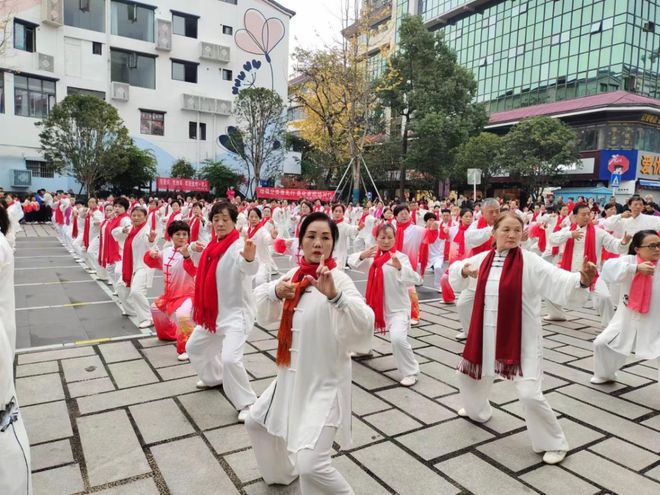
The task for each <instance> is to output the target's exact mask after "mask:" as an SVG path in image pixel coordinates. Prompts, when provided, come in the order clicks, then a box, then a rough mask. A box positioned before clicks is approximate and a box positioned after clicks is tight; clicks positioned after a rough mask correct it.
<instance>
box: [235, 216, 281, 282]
mask: <svg viewBox="0 0 660 495" xmlns="http://www.w3.org/2000/svg"><path fill="white" fill-rule="evenodd" d="M248 232H249V227H247V226H246V227H244V228H243V235H244V236H245V237H247V235H248ZM252 240H253V241H254V243H255V244H256V245H257V261H258V262H259V271H257V275H256V276H255V277H254V285H255V287H258V286H259V285H261V284H265V283H266V282H270V276H271V271H272V270H273V267H277V265H276V263H275V260H273V256H272V255H271V253H270V247H271V246H272V245H273V236H272V235H271V234H270V232H268V229H267V228H266V227H265V226H262V227H260V228H259V230H257V231H256V232H255V234H254V235H253V237H252Z"/></svg>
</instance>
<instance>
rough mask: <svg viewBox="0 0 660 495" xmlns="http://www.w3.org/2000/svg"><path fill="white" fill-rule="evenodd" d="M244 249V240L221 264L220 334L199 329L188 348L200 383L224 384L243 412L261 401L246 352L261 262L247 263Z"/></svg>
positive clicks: (229, 252) (230, 396)
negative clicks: (245, 362)
mask: <svg viewBox="0 0 660 495" xmlns="http://www.w3.org/2000/svg"><path fill="white" fill-rule="evenodd" d="M243 246H244V242H243V240H242V239H238V240H236V241H235V242H234V243H233V244H232V245H231V246H229V248H227V251H226V252H225V254H224V255H223V256H222V258H221V259H220V261H219V262H218V267H217V269H216V272H215V274H216V275H215V276H216V281H217V282H216V283H217V288H218V296H217V297H218V319H217V320H216V331H215V332H209V331H208V330H206V329H205V328H204V327H202V326H200V325H197V326H196V327H195V329H194V330H193V333H192V335H191V336H190V339H189V340H188V343H187V344H186V352H187V353H188V358H189V359H190V364H192V367H193V368H195V371H196V372H197V375H198V376H199V379H200V380H201V381H202V382H203V383H204V384H205V385H208V386H209V387H216V386H218V385H220V384H222V388H223V389H224V391H225V393H226V394H227V398H228V399H229V400H230V401H231V403H232V404H233V405H234V407H235V408H236V409H237V410H239V411H240V410H242V409H244V408H245V407H247V406H249V405H251V404H253V403H254V401H255V400H256V399H257V396H256V395H255V394H254V391H253V390H252V387H251V386H250V379H249V378H248V374H247V371H245V367H244V366H243V350H244V347H245V342H246V341H247V338H248V334H249V333H250V331H251V330H252V327H253V326H254V318H255V311H256V309H255V305H254V294H253V292H254V291H253V289H252V279H253V278H254V276H255V275H256V274H257V271H258V270H259V262H258V261H257V260H256V259H255V260H254V261H250V262H248V261H246V260H245V258H243V256H241V254H240V253H241V251H243ZM203 255H204V253H202V256H203ZM197 275H198V276H199V273H198V274H197Z"/></svg>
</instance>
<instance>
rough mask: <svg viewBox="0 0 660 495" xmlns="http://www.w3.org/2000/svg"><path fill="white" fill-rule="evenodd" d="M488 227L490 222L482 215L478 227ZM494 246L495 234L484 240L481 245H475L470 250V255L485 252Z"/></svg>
mask: <svg viewBox="0 0 660 495" xmlns="http://www.w3.org/2000/svg"><path fill="white" fill-rule="evenodd" d="M486 227H488V222H486V219H485V218H484V217H480V218H479V221H478V222H477V229H485V228H486ZM492 247H493V236H492V235H491V236H490V238H489V239H488V240H487V241H486V242H484V243H483V244H482V245H481V246H476V247H473V248H472V249H471V250H470V254H468V256H475V255H477V254H479V253H485V252H486V251H488V250H489V249H492Z"/></svg>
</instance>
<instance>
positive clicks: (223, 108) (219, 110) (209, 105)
mask: <svg viewBox="0 0 660 495" xmlns="http://www.w3.org/2000/svg"><path fill="white" fill-rule="evenodd" d="M182 96H183V105H182V107H181V108H182V109H183V110H190V111H192V112H202V113H211V114H215V115H231V102H230V101H227V100H217V99H215V98H209V97H207V96H196V95H190V94H184V95H182Z"/></svg>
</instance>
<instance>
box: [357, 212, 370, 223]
mask: <svg viewBox="0 0 660 495" xmlns="http://www.w3.org/2000/svg"><path fill="white" fill-rule="evenodd" d="M368 216H369V210H367V211H363V212H362V216H361V217H360V221H359V222H358V226H359V227H363V226H364V221H365V220H366V218H367V217H368Z"/></svg>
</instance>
